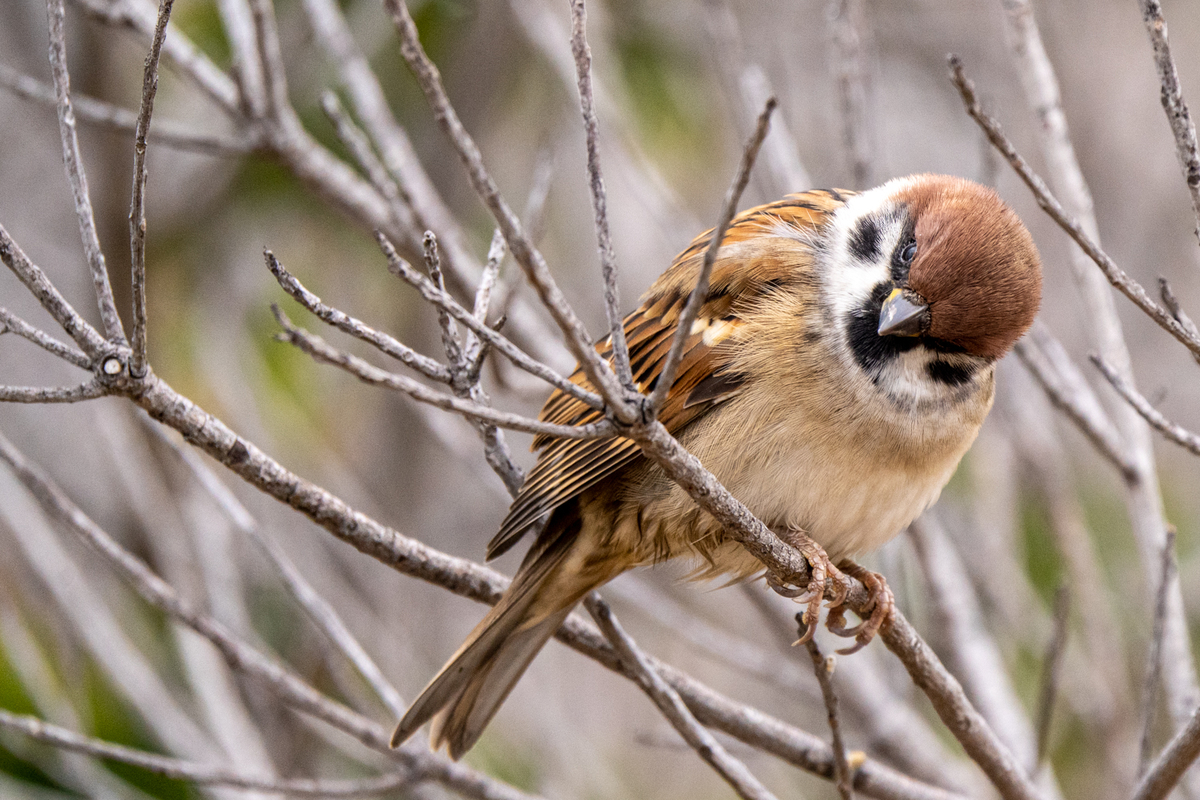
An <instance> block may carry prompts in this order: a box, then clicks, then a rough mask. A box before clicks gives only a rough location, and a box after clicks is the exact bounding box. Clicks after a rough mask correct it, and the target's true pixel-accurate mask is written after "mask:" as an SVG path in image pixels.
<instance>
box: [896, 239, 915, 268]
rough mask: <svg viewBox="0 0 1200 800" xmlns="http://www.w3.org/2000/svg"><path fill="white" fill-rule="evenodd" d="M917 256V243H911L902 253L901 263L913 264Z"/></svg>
mask: <svg viewBox="0 0 1200 800" xmlns="http://www.w3.org/2000/svg"><path fill="white" fill-rule="evenodd" d="M916 255H917V243H916V242H909V243H908V244H906V245H904V248H903V249H902V250H901V251H900V263H901V264H911V263H912V260H913V258H915V257H916Z"/></svg>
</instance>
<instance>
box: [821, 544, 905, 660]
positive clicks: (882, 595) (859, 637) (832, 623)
mask: <svg viewBox="0 0 1200 800" xmlns="http://www.w3.org/2000/svg"><path fill="white" fill-rule="evenodd" d="M838 567H839V568H840V569H841V571H842V572H843V573H845V574H846V575H849V576H851V577H854V578H858V579H859V580H860V581H862V584H863V586H865V587H867V594H868V596H869V600H868V601H867V606H866V607H865V608H864V609H863V611H862V622H860V623H858V624H857V625H855V626H854V627H853V628H847V627H846V604H845V595H843V599H842V601H841V602H835V603H833V604H832V605H830V607H829V616H828V618H827V619H826V621H825V627H826V628H828V629H829V631H830V632H831V633H834V634H836V635H838V636H845V637H847V638H851V637H853V639H854V646H853V647H847V648H845V649H843V650H838V652H839V653H841V654H843V655H849V654H850V653H857V652H858V651H859V650H861V649H863V648H864V647H866V646H867V644H868V643H870V641H871V640H872V639H874V638H875V634H877V633H879V629H880V628H882V627H883V625H884V623H886V622H887V621H888V620H889V619H890V618H891V616H892V611H893V610H894V609H895V607H896V598H895V596H894V595H893V594H892V590H891V588H890V587H889V586H888V585H887V581H886V580H884V579H883V576H882V575H880V574H879V573H878V572H871V570H869V569H866V568H865V567H861V566H859V565H858V564H855V563H854V562H853V561H850V560H845V561H842V562H841V563H840V564H838Z"/></svg>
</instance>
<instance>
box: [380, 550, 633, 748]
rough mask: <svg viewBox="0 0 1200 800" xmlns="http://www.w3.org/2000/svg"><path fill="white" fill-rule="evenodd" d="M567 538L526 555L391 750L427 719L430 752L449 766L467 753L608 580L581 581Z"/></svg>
mask: <svg viewBox="0 0 1200 800" xmlns="http://www.w3.org/2000/svg"><path fill="white" fill-rule="evenodd" d="M570 538H571V537H560V538H559V541H558V542H556V543H555V544H556V545H557V546H555V545H551V546H550V547H547V548H545V549H542V550H541V552H539V553H536V555H535V554H534V553H530V556H531V557H527V558H526V561H525V563H524V564H522V565H521V568H520V570H518V571H517V575H516V577H514V578H513V582H512V585H511V586H509V588H508V591H506V592H505V593H504V596H503V597H501V598H500V602H499V603H497V604H496V606H495V608H493V609H492V610H491V611H489V612H488V615H487V616H486V617H484V618H483V620H482V621H481V622H480V623H479V624H478V625H476V626H475V630H473V631H471V635H470V636H468V637H467V640H466V641H465V642H463V644H462V646H461V647H459V648H458V651H457V652H456V653H455V654H454V655H453V656H451V658H450V660H449V661H448V662H447V663H446V665H445V666H444V667H442V669H441V671H440V672H438V674H437V675H436V676H435V677H434V678H433V680H431V681H430V682H429V685H428V686H426V687H425V689H424V691H422V692H421V695H420V697H418V698H417V699H416V700H415V701H413V704H412V706H410V707H409V709H408V711H407V712H406V713H405V715H404V718H403V719H401V720H400V724H399V725H397V726H396V730H395V732H394V733H393V734H392V747H398V746H399V745H400V744H402V743H403V742H404V741H405V740H407V739H408V737H410V736H412V734H413V733H415V732H416V730H417V729H418V728H420V727H421V726H422V725H424V724H425V722H426V721H428V720H430V719H432V720H433V728H432V731H431V733H430V744H431V745H432V747H433V749H434V750H437V749H439V748H441V747H442V746H443V745H444V746H445V747H446V749H447V750H448V752H449V754H450V757H451V758H453V759H455V760H457V759H458V758H459V757H460V756H462V754H463V753H465V752H467V751H468V750H470V749H471V747H472V746H473V745H474V744H475V742H476V740H478V739H479V736H480V734H482V733H483V729H484V728H485V727H487V724H488V722H490V721H491V719H492V717H493V716H494V715H495V714H496V711H497V710H498V709H499V708H500V704H501V703H503V702H504V699H505V698H506V697H508V693H509V692H510V691H512V688H513V686H514V685H516V683H517V681H518V680H519V679H520V677H521V675H522V674H523V673H524V672H525V668H526V667H528V666H529V662H530V661H532V660H533V657H534V656H536V655H537V653H538V651H539V650H541V649H542V645H544V644H545V643H546V642H547V641H548V640H549V639H550V637H551V636H553V635H554V632H555V631H556V630H558V626H559V625H561V624H562V622H563V620H565V619H566V618H567V615H568V614H570V613H571V609H572V608H573V607H574V606H575V604H576V603H577V602H578V601H579V599H580V598H581V597H583V596H584V595H585V594H586V593H587V592H589V591H591V590H592V589H594V588H596V587H597V586H599V585H600V584H601V583H603V582H604V581H605V580H607V578H608V577H611V576H609V575H605V576H599V575H596V574H595V573H592V574H590V575H585V574H583V571H581V570H579V569H578V566H579V565H578V564H575V563H569V562H574V561H575V560H576V559H575V558H571V557H570V556H571V554H572V552H573V551H578V550H579V549H580V548H578V547H572V546H571V544H572V543H571V542H570ZM564 539H566V541H564ZM576 544H577V543H576ZM575 555H576V556H577V557H578V555H579V554H578V553H577V552H576V553H575Z"/></svg>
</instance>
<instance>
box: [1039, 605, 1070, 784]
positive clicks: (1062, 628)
mask: <svg viewBox="0 0 1200 800" xmlns="http://www.w3.org/2000/svg"><path fill="white" fill-rule="evenodd" d="M1070 613H1071V592H1070V591H1069V590H1068V589H1067V586H1066V584H1063V585H1062V586H1059V587H1058V591H1056V592H1055V593H1054V631H1053V633H1052V634H1051V636H1050V642H1049V643H1048V644H1047V645H1046V656H1045V658H1043V659H1042V681H1041V688H1040V689H1039V690H1038V703H1037V727H1036V730H1037V762H1036V763H1035V764H1034V768H1033V770H1032V771H1033V772H1035V773H1036V772H1037V770H1038V768H1039V767H1041V765H1042V764H1044V763H1045V762H1046V756H1047V751H1048V749H1049V747H1050V724H1051V723H1052V722H1053V721H1054V702H1055V700H1057V699H1058V680H1059V677H1060V674H1061V669H1060V668H1061V666H1062V657H1063V652H1064V651H1065V650H1066V646H1067V624H1068V622H1069V621H1070Z"/></svg>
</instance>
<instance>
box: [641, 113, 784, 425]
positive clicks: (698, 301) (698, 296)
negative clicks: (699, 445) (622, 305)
mask: <svg viewBox="0 0 1200 800" xmlns="http://www.w3.org/2000/svg"><path fill="white" fill-rule="evenodd" d="M776 105H777V103H776V101H775V98H774V97H771V98H769V99H768V100H767V103H766V105H765V106H764V107H763V110H762V112H761V113H760V114H759V115H758V122H757V124H755V126H754V133H753V134H751V136H750V140H749V141H748V142H746V146H745V148H744V149H743V150H742V160H741V162H740V163H739V164H738V169H737V172H736V173H735V174H734V176H733V183H731V184H730V186H729V189H728V191H726V192H725V200H724V202H723V203H722V204H721V216H720V218H719V220H718V221H717V227H715V228H713V229H712V231H711V232H710V234H709V236H710V238H709V242H708V248H707V249H706V250H705V251H704V261H703V262H702V263H701V265H700V274H699V275H698V276H697V278H696V285H695V287H694V288H693V289H692V293H691V294H690V295H689V296H688V301H687V303H686V304H685V305H684V307H683V311H682V312H681V313H680V315H679V320H678V322H677V323H676V328H675V336H674V338H673V339H672V340H671V349H670V351H668V353H667V357H666V359H665V360H664V361H663V366H662V370H661V372H660V373H659V377H658V384H657V385H656V386H655V387H654V391H653V392H652V393H651V394H650V399H649V401H648V405H649V407H650V409H651V411H652V412H653V413H652V416H653V415H656V414H657V413H658V410H659V409H661V408H662V405H663V403H664V402H666V399H667V392H668V391H670V389H671V384H672V383H674V382H675V371H676V370H677V369H679V362H680V361H681V360H682V359H683V347H684V344H685V343H686V342H687V340H688V338H689V337H690V336H691V335H692V323H693V322H695V321H696V315H697V314H699V313H700V306H701V305H703V303H704V300H705V298H707V297H708V278H709V276H710V275H711V274H712V268H713V263H714V262H716V260H717V252H718V251H719V250H720V249H721V242H722V240H723V239H724V238H725V230H726V229H727V228H728V227H729V223H730V222H731V221H732V220H733V215H734V214H735V213H736V212H737V205H738V201H739V200H740V199H741V197H742V191H743V190H745V188H746V184H747V183H748V182H749V180H750V170H751V169H752V168H753V167H754V160H755V159H756V158H757V157H758V150H759V148H760V147H761V146H762V143H763V139H765V138H766V136H767V130H768V127H769V126H770V123H771V114H772V113H773V112H774V111H775V106H776Z"/></svg>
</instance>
